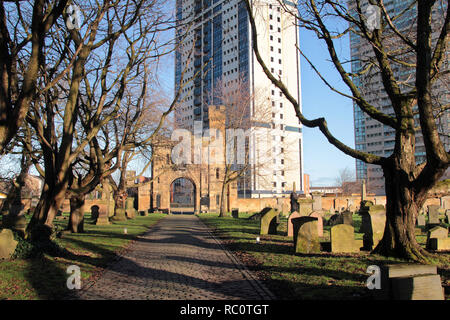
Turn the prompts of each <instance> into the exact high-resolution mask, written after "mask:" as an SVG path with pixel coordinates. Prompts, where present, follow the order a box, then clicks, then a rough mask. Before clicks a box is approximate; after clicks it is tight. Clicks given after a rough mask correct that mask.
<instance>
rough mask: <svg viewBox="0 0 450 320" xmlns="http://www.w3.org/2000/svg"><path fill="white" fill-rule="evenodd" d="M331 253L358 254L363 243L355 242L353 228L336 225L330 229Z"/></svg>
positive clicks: (345, 225)
mask: <svg viewBox="0 0 450 320" xmlns="http://www.w3.org/2000/svg"><path fill="white" fill-rule="evenodd" d="M330 239H331V252H335V253H352V252H359V250H360V248H361V247H362V245H363V243H362V241H361V240H355V233H354V228H353V227H352V226H349V225H347V224H338V225H336V226H333V227H331V230H330Z"/></svg>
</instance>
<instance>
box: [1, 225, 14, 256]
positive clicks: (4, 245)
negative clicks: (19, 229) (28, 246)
mask: <svg viewBox="0 0 450 320" xmlns="http://www.w3.org/2000/svg"><path fill="white" fill-rule="evenodd" d="M17 243H18V242H17V241H16V240H14V234H13V232H12V230H10V229H2V230H1V231H0V260H1V259H9V258H11V256H12V255H13V254H14V251H15V250H16V247H17Z"/></svg>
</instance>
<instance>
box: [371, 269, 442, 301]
mask: <svg viewBox="0 0 450 320" xmlns="http://www.w3.org/2000/svg"><path fill="white" fill-rule="evenodd" d="M377 291H378V290H377ZM377 293H378V295H379V296H378V298H380V299H384V300H387V299H392V300H443V299H444V290H443V288H442V285H441V281H440V277H439V275H438V274H437V267H436V266H433V265H422V264H415V263H402V264H393V265H386V266H382V267H381V290H379V292H377Z"/></svg>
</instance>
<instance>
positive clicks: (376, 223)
mask: <svg viewBox="0 0 450 320" xmlns="http://www.w3.org/2000/svg"><path fill="white" fill-rule="evenodd" d="M358 214H360V215H361V228H360V230H359V232H361V233H364V236H363V242H364V249H365V250H372V249H373V248H375V247H376V246H377V245H378V243H379V242H380V241H381V239H382V238H383V234H384V228H385V225H386V211H385V209H384V206H383V205H373V204H372V202H370V201H365V202H362V205H361V208H360V210H359V212H358Z"/></svg>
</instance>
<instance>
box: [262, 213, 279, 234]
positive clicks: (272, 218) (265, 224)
mask: <svg viewBox="0 0 450 320" xmlns="http://www.w3.org/2000/svg"><path fill="white" fill-rule="evenodd" d="M267 209H268V210H267ZM264 211H265V212H264V213H263V214H262V215H261V225H260V232H259V234H261V235H265V234H277V228H278V225H279V215H280V212H279V211H278V210H276V209H273V208H265V209H264Z"/></svg>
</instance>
